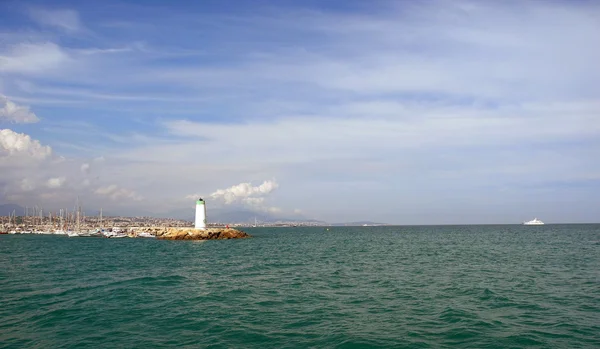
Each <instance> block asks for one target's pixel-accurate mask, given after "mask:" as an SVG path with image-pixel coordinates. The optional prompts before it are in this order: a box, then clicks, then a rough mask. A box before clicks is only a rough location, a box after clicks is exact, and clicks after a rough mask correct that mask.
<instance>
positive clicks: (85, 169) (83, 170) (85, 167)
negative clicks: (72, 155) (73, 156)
mask: <svg viewBox="0 0 600 349" xmlns="http://www.w3.org/2000/svg"><path fill="white" fill-rule="evenodd" d="M81 173H83V174H85V175H88V174H90V164H88V163H85V164H82V165H81Z"/></svg>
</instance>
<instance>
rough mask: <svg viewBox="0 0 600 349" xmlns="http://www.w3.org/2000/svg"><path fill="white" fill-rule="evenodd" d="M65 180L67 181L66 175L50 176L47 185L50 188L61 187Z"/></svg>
mask: <svg viewBox="0 0 600 349" xmlns="http://www.w3.org/2000/svg"><path fill="white" fill-rule="evenodd" d="M65 181H66V178H65V177H56V178H50V179H48V181H47V182H46V186H47V187H48V188H50V189H56V188H60V187H62V186H63V184H65Z"/></svg>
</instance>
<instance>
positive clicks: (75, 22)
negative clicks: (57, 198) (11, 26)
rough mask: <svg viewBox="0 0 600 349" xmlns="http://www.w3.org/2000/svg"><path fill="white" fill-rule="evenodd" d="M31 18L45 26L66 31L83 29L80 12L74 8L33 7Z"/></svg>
mask: <svg viewBox="0 0 600 349" xmlns="http://www.w3.org/2000/svg"><path fill="white" fill-rule="evenodd" d="M29 15H30V16H31V19H33V20H34V21H36V22H37V23H39V24H41V25H43V26H49V27H56V28H59V29H61V30H64V31H66V32H77V31H79V30H81V29H82V25H81V21H80V20H79V14H78V13H77V12H76V11H73V10H66V9H59V10H52V9H42V8H31V9H30V10H29Z"/></svg>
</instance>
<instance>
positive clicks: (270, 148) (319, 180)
mask: <svg viewBox="0 0 600 349" xmlns="http://www.w3.org/2000/svg"><path fill="white" fill-rule="evenodd" d="M599 61H600V5H598V4H597V3H595V2H586V1H577V2H572V1H568V2H567V1H564V2H561V1H546V2H540V1H523V2H480V1H441V0H440V1H422V2H408V1H373V2H364V1H349V2H348V1H346V2H337V1H308V2H302V3H300V2H296V1H278V2H270V1H239V2H222V1H202V2H195V1H173V2H162V1H147V2H135V1H106V2H97V3H91V2H75V1H73V2H71V1H53V2H33V1H29V2H28V1H8V2H6V1H5V2H2V3H0V108H2V109H0V129H2V131H1V132H2V133H0V137H1V138H0V171H2V176H1V177H0V188H1V189H2V191H1V192H0V203H3V202H11V203H17V204H21V205H28V206H32V205H40V206H44V207H50V208H56V207H72V205H73V203H74V201H75V198H76V197H77V196H79V197H80V199H81V200H82V201H83V202H84V203H85V204H86V205H87V206H88V207H94V208H97V207H103V208H105V210H106V209H108V208H109V207H110V208H112V209H113V210H117V211H119V212H123V213H124V214H128V213H131V214H133V213H136V212H139V211H150V212H156V213H161V212H167V211H173V210H177V209H187V208H189V207H190V206H193V200H191V198H192V197H194V196H197V195H202V196H206V197H208V198H210V199H209V201H208V203H209V205H211V206H212V207H231V208H239V207H244V208H247V209H252V210H256V211H269V212H272V213H274V214H278V215H282V216H294V215H299V214H301V215H304V216H306V217H310V218H316V219H323V220H327V221H353V220H374V221H383V222H388V223H397V224H422V223H516V222H520V221H523V220H526V219H531V218H533V217H534V216H537V217H538V218H541V219H543V220H545V221H548V222H597V221H598V214H599V211H598V209H597V207H596V204H595V203H596V202H597V199H596V198H597V197H599V196H600V185H599V183H600V161H598V160H597V159H598V158H600V154H599V153H600V137H599V136H600V120H599V118H600V114H599V112H600V67H599V66H598V64H597V62H599ZM190 202H191V203H190Z"/></svg>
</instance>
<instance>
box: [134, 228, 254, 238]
mask: <svg viewBox="0 0 600 349" xmlns="http://www.w3.org/2000/svg"><path fill="white" fill-rule="evenodd" d="M141 232H145V233H150V234H152V235H155V236H156V238H158V239H163V240H221V239H243V238H248V237H250V235H248V234H247V233H245V232H243V231H241V230H237V229H231V228H207V229H206V230H197V229H194V228H175V227H174V228H165V227H140V228H131V229H130V233H132V234H134V235H137V234H139V233H141Z"/></svg>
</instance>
